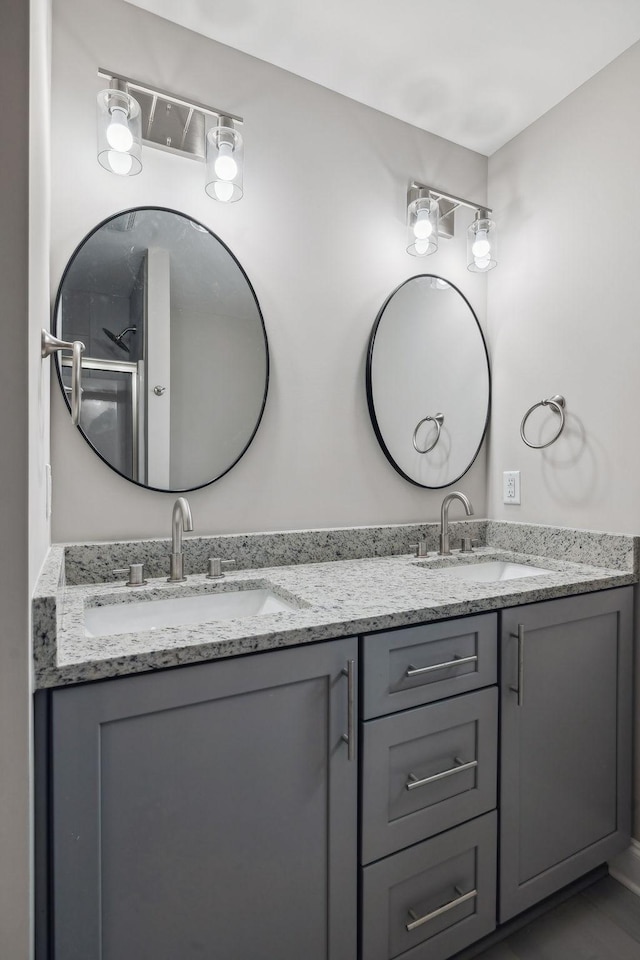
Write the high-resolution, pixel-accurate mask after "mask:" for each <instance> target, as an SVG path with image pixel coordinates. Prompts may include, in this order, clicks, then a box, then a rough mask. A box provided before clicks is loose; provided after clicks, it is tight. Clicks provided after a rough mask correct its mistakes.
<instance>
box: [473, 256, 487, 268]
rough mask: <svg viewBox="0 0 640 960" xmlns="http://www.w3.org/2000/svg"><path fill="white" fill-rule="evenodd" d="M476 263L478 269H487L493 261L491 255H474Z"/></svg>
mask: <svg viewBox="0 0 640 960" xmlns="http://www.w3.org/2000/svg"><path fill="white" fill-rule="evenodd" d="M474 263H475V265H476V267H477V269H478V270H487V269H488V268H489V264H490V263H491V257H474Z"/></svg>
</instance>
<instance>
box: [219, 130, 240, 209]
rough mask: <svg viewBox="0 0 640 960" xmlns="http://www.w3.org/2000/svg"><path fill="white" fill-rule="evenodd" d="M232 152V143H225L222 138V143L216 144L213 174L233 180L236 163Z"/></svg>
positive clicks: (236, 170) (223, 178)
mask: <svg viewBox="0 0 640 960" xmlns="http://www.w3.org/2000/svg"><path fill="white" fill-rule="evenodd" d="M232 154H233V144H231V143H226V142H225V141H224V140H223V141H222V143H220V144H219V145H218V156H217V157H216V161H215V163H214V165H213V169H214V172H215V175H216V177H218V178H219V179H220V180H234V179H235V177H236V176H237V174H238V164H237V163H236V161H235V160H234V158H233V156H232ZM220 199H222V198H220Z"/></svg>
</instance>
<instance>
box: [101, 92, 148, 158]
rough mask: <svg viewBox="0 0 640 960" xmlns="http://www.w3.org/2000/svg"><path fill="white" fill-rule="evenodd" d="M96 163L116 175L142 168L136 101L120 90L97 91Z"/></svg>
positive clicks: (140, 129)
mask: <svg viewBox="0 0 640 960" xmlns="http://www.w3.org/2000/svg"><path fill="white" fill-rule="evenodd" d="M98 163H99V164H100V165H101V166H102V167H104V168H105V170H108V171H109V172H110V173H115V174H117V175H118V176H120V177H133V176H135V175H136V174H137V173H140V171H141V170H142V123H141V117H140V104H139V103H138V101H137V100H134V98H133V97H132V96H130V95H129V94H128V93H125V92H124V91H123V90H101V91H100V93H99V94H98Z"/></svg>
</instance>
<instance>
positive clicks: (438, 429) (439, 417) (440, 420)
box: [413, 413, 444, 453]
mask: <svg viewBox="0 0 640 960" xmlns="http://www.w3.org/2000/svg"><path fill="white" fill-rule="evenodd" d="M429 420H431V422H432V423H435V425H436V438H435V440H434V441H433V443H431V444H429V446H428V447H425V448H424V450H421V449H420V447H419V446H418V439H417V438H418V430H419V429H420V427H421V426H422V424H423V423H427V421H429ZM443 423H444V413H436V415H435V417H423V418H422V420H421V421H420V422H419V424H418V425H417V427H416V428H415V430H414V431H413V449H414V450H415V451H416V453H429V451H430V450H433V448H434V447H435V445H436V443H437V442H438V440H439V439H440V432H441V431H442V424H443Z"/></svg>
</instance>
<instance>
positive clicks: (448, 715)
mask: <svg viewBox="0 0 640 960" xmlns="http://www.w3.org/2000/svg"><path fill="white" fill-rule="evenodd" d="M362 726H363V739H362V749H363V753H362V758H363V760H362V797H363V809H362V862H363V863H370V862H371V861H372V860H378V859H379V858H380V857H385V856H387V854H389V853H393V852H394V851H396V850H400V849H402V847H408V846H409V845H410V844H412V843H417V842H418V841H419V840H424V839H425V838H426V837H432V836H434V835H435V834H436V833H440V832H441V831H442V830H448V829H449V827H454V826H455V825H456V824H458V823H463V822H464V821H465V820H471V819H472V817H477V816H479V815H480V814H481V813H486V812H487V811H488V810H493V808H494V807H495V806H496V780H497V773H496V769H497V739H498V688H497V687H489V688H487V689H486V690H478V691H476V692H475V693H468V694H465V695H464V696H462V697H455V698H453V699H451V700H444V701H442V702H441V703H432V704H429V705H428V706H426V707H416V708H415V709H414V710H408V711H406V712H404V713H399V714H395V715H394V716H390V717H382V718H380V719H378V720H370V721H369V722H368V723H364V724H363V725H362Z"/></svg>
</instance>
